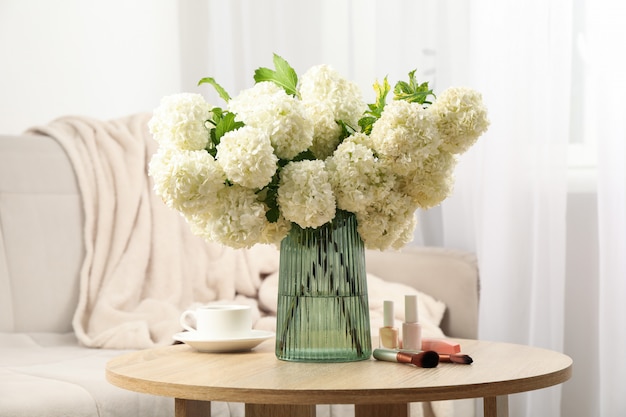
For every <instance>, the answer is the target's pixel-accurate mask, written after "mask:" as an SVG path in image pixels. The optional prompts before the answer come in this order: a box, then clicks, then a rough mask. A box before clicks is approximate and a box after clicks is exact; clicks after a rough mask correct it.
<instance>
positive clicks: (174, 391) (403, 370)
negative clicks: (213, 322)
mask: <svg viewBox="0 0 626 417" xmlns="http://www.w3.org/2000/svg"><path fill="white" fill-rule="evenodd" d="M456 341H457V342H459V343H460V344H461V348H462V351H463V353H466V354H469V355H470V356H471V357H472V358H473V360H474V362H473V363H472V364H471V365H460V364H452V363H440V364H439V365H438V366H437V367H436V368H418V367H415V366H413V365H406V364H399V363H393V362H382V361H377V360H375V359H373V358H372V359H370V360H365V361H359V362H346V363H332V364H319V363H299V362H284V361H280V360H278V359H276V357H275V355H274V340H273V339H270V340H267V341H265V342H263V343H262V344H260V345H259V346H258V347H256V348H255V349H253V350H252V351H249V352H242V353H201V352H198V351H196V350H194V349H193V348H191V347H189V346H187V345H175V346H167V347H162V348H155V349H148V350H143V351H137V352H132V353H127V354H124V355H121V356H119V357H117V358H114V359H112V360H111V361H110V362H109V363H108V364H107V367H106V377H107V379H108V380H109V382H111V383H112V384H114V385H116V386H118V387H121V388H125V389H128V390H131V391H137V392H143V393H149V394H155V395H162V396H168V397H174V398H180V399H187V400H201V401H232V402H245V403H256V404H385V403H402V402H419V401H435V400H448V399H460V398H480V397H496V396H502V395H507V394H512V393H517V392H524V391H531V390H536V389H540V388H545V387H549V386H552V385H557V384H560V383H562V382H565V381H566V380H568V379H569V378H570V376H571V368H572V360H571V358H570V357H568V356H567V355H564V354H562V353H558V352H555V351H551V350H546V349H540V348H535V347H529V346H522V345H516V344H508V343H499V342H486V341H476V340H465V339H456Z"/></svg>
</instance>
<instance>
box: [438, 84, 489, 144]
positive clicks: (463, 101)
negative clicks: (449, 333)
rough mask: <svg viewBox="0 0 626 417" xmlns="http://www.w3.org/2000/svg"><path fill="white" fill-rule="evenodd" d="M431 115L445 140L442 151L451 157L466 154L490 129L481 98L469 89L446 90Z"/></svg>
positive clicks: (454, 88) (453, 88)
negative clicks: (453, 154)
mask: <svg viewBox="0 0 626 417" xmlns="http://www.w3.org/2000/svg"><path fill="white" fill-rule="evenodd" d="M428 111H429V112H430V113H432V114H433V116H434V118H435V123H436V126H437V129H438V130H439V132H440V133H441V136H442V137H443V144H442V145H441V148H442V149H444V150H446V151H448V152H451V153H456V154H459V153H463V152H465V151H467V150H468V149H469V148H470V147H471V146H472V145H473V144H474V143H475V142H476V140H477V139H478V137H479V136H480V135H482V134H483V133H485V132H486V131H487V128H488V127H489V120H488V118H487V108H486V107H485V106H484V104H483V101H482V95H481V94H480V93H478V92H476V91H474V90H472V89H470V88H465V87H452V88H448V89H446V90H445V91H444V92H443V93H441V95H439V97H438V98H437V101H435V102H434V103H433V104H432V105H431V106H430V107H429V108H428Z"/></svg>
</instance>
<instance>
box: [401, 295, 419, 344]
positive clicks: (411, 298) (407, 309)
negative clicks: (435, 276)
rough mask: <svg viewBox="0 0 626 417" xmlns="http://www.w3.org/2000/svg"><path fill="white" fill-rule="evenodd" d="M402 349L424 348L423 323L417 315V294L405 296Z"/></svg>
mask: <svg viewBox="0 0 626 417" xmlns="http://www.w3.org/2000/svg"><path fill="white" fill-rule="evenodd" d="M402 349H406V350H421V349H422V325H421V324H420V323H419V320H418V317H417V295H405V296H404V323H402Z"/></svg>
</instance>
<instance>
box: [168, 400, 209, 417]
mask: <svg viewBox="0 0 626 417" xmlns="http://www.w3.org/2000/svg"><path fill="white" fill-rule="evenodd" d="M174 416H175V417H211V402H210V401H197V400H184V399H182V398H176V399H175V400H174Z"/></svg>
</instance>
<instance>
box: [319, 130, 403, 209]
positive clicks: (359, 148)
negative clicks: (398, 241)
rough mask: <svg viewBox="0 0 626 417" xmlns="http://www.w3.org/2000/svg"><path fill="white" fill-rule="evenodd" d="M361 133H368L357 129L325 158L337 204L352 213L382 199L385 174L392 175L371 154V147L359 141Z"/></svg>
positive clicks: (387, 188)
mask: <svg viewBox="0 0 626 417" xmlns="http://www.w3.org/2000/svg"><path fill="white" fill-rule="evenodd" d="M361 137H367V136H366V135H365V134H363V133H357V134H355V135H354V136H351V137H350V138H348V139H346V140H344V141H343V143H341V144H340V145H339V146H338V147H337V150H335V152H334V153H333V156H331V157H330V158H328V159H327V160H326V169H327V170H328V173H329V176H330V182H331V184H332V186H333V191H334V193H335V196H336V198H337V207H339V208H340V209H342V210H346V211H350V212H352V213H357V212H359V211H362V210H364V209H365V208H366V206H369V205H371V204H373V202H374V201H375V200H377V199H384V198H385V194H386V193H387V192H388V191H389V187H388V183H389V182H388V181H387V178H388V176H389V175H391V176H393V174H392V173H390V172H387V171H386V169H385V167H384V166H383V165H382V164H381V163H380V162H379V161H378V160H377V158H375V157H374V153H373V151H372V150H371V149H370V148H368V147H366V146H365V145H362V144H361V143H360V142H361Z"/></svg>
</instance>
